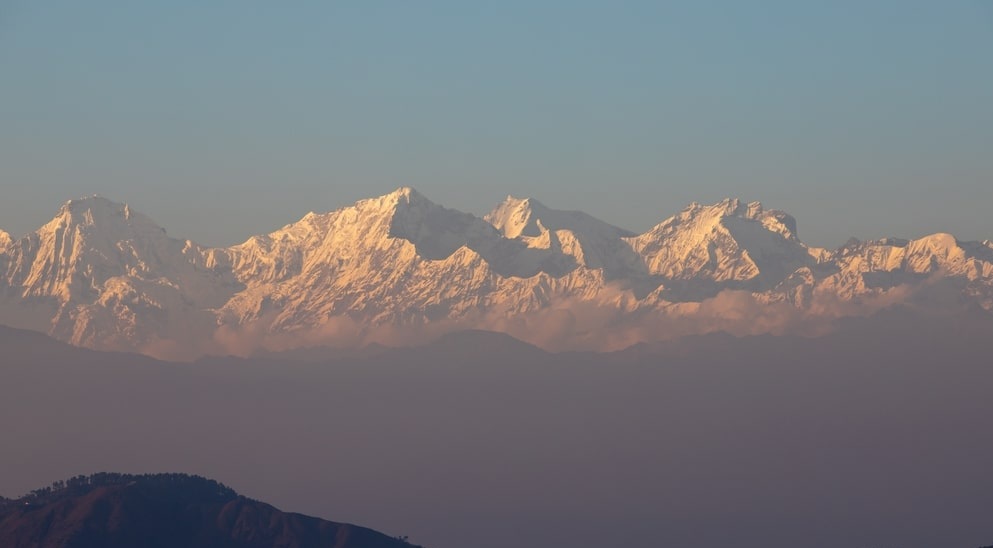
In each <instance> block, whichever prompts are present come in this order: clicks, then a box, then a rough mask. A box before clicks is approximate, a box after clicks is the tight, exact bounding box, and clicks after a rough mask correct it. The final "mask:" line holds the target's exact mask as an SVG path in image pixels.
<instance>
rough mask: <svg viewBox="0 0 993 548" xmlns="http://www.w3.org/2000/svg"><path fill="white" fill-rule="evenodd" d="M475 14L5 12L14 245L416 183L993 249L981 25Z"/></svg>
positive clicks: (401, 5)
mask: <svg viewBox="0 0 993 548" xmlns="http://www.w3.org/2000/svg"><path fill="white" fill-rule="evenodd" d="M208 4H209V5H208ZM476 4H477V3H467V2H417V3H415V2H393V3H391V2H373V1H370V2H351V3H345V2H313V3H309V2H297V3H292V4H284V3H272V2H250V1H231V2H209V3H207V2H194V1H181V0H176V1H172V2H127V1H120V2H110V1H99V0H95V1H92V2H72V1H51V2H28V1H24V0H13V1H11V0H7V1H5V2H3V3H2V4H0V186H2V194H0V228H3V229H5V230H7V231H9V232H12V233H14V234H15V235H18V234H22V233H24V232H27V231H29V230H33V229H34V228H36V227H37V226H39V225H40V224H41V223H43V222H44V221H46V220H48V219H49V218H51V216H52V215H53V214H54V212H55V210H56V209H57V208H58V206H59V205H60V204H61V203H62V202H64V201H65V200H67V199H70V198H74V197H77V196H81V195H86V194H93V193H99V194H102V195H105V196H108V197H110V198H112V199H115V200H118V201H127V202H129V203H130V204H132V205H133V206H134V207H135V208H136V209H138V210H141V211H143V212H145V213H147V214H148V215H150V216H151V217H152V218H153V219H155V220H156V221H158V222H159V223H160V224H161V225H163V226H164V227H165V228H167V229H168V231H169V232H170V233H171V234H173V235H175V236H179V237H189V238H193V239H195V240H197V241H200V242H201V243H204V244H208V245H220V244H231V243H235V242H238V241H241V240H244V239H245V238H247V237H248V236H249V235H251V234H254V233H260V232H267V231H269V230H272V229H274V228H277V227H279V226H281V225H283V224H286V223H288V222H291V221H294V220H296V219H297V218H299V217H301V216H303V215H304V214H305V213H306V212H307V211H310V210H315V211H326V210H331V209H335V208H337V207H340V206H342V205H347V204H349V203H351V202H354V201H355V200H357V199H360V198H363V197H368V196H374V195H378V194H383V193H385V192H389V191H390V190H392V189H394V188H396V187H398V186H401V185H410V186H413V187H415V188H417V189H419V190H420V191H421V192H423V193H424V194H426V195H427V196H428V197H430V198H432V199H434V200H435V201H437V202H439V203H442V204H444V205H447V206H449V207H455V208H458V209H462V210H466V211H471V212H474V213H477V214H482V213H485V212H486V211H488V210H489V209H490V208H491V207H492V206H493V205H495V204H496V203H497V202H498V201H499V200H501V199H502V198H503V197H505V196H506V195H507V194H514V195H518V196H533V197H535V198H538V199H539V200H541V201H543V202H545V203H546V204H547V205H549V206H552V207H558V208H565V209H581V210H584V211H587V212H589V213H591V214H593V215H595V216H598V217H600V218H602V219H604V220H607V221H610V222H613V223H616V224H620V225H622V226H624V227H627V228H630V229H633V230H638V231H640V230H645V229H648V228H649V227H650V226H652V225H653V224H655V223H656V222H658V221H661V220H662V219H663V218H665V217H667V216H669V215H671V214H672V213H674V212H676V211H678V210H679V209H681V208H682V207H683V206H685V205H686V204H687V203H688V202H690V201H694V200H695V201H700V202H709V201H717V200H719V199H720V198H722V197H725V196H737V197H740V198H742V199H744V200H746V201H750V200H761V201H763V202H764V203H766V205H767V206H770V207H776V208H780V209H785V210H787V211H789V212H790V213H792V214H794V215H795V216H796V217H797V218H798V220H799V225H800V226H799V228H800V236H801V238H803V239H804V240H805V241H807V242H809V243H812V244H815V245H827V246H835V245H839V244H840V243H842V242H843V241H844V240H845V239H847V238H848V237H849V236H852V235H856V236H859V237H862V238H874V237H883V236H889V235H898V236H906V237H915V236H920V235H923V234H926V233H931V232H937V231H949V232H952V233H954V234H956V235H958V236H959V237H960V238H964V239H985V238H993V215H991V214H990V213H991V209H993V2H989V1H986V2H968V1H967V2H930V3H918V2H763V3H747V4H748V5H746V3H744V2H726V3H711V2H693V3H686V4H669V3H662V2H602V3H589V2H543V3H541V2H501V3H488V4H492V5H488V6H480V5H476Z"/></svg>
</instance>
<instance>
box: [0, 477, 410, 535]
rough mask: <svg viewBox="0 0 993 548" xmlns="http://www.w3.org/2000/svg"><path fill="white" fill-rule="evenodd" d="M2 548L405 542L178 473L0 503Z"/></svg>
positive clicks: (85, 483)
mask: <svg viewBox="0 0 993 548" xmlns="http://www.w3.org/2000/svg"><path fill="white" fill-rule="evenodd" d="M0 546H4V547H6V548H28V547H31V548H89V547H98V546H99V547H102V548H144V547H148V548H151V547H155V548H173V547H175V548H181V547H182V548H270V547H272V546H280V547H286V548H311V547H313V548H411V546H412V545H411V544H409V543H408V542H406V540H404V539H400V538H394V537H390V536H387V535H384V534H381V533H378V532H376V531H373V530H371V529H366V528H364V527H358V526H355V525H348V524H341V523H335V522H331V521H325V520H322V519H318V518H313V517H308V516H304V515H301V514H292V513H285V512H281V511H279V510H278V509H276V508H274V507H272V506H270V505H268V504H265V503H262V502H258V501H255V500H251V499H249V498H246V497H243V496H240V495H238V494H237V493H236V492H235V491H234V490H233V489H231V488H229V487H227V486H225V485H223V484H221V483H218V482H216V481H213V480H209V479H206V478H201V477H198V476H189V475H184V474H154V475H127V474H112V473H102V474H95V475H92V476H77V477H74V478H71V479H68V480H65V481H58V482H55V483H54V484H52V486H50V487H46V488H42V489H37V490H35V491H32V492H31V493H30V494H28V495H26V496H24V497H21V498H19V499H0Z"/></svg>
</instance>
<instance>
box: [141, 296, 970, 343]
mask: <svg viewBox="0 0 993 548" xmlns="http://www.w3.org/2000/svg"><path fill="white" fill-rule="evenodd" d="M945 285H946V284H944V283H943V282H941V281H940V280H938V281H935V282H929V283H925V284H916V285H913V286H911V285H905V286H897V287H894V288H892V289H889V290H887V291H885V292H879V293H874V294H868V295H863V296H859V297H858V298H856V299H852V300H845V299H841V298H839V297H837V296H835V295H830V294H817V293H815V294H814V295H812V296H811V297H810V298H809V299H808V301H807V302H806V303H805V306H804V307H803V308H799V307H797V306H794V305H793V304H791V303H788V302H767V301H766V300H763V299H762V298H761V296H758V295H755V294H752V293H750V292H747V291H737V290H725V291H722V292H720V293H718V294H717V295H715V296H714V297H712V298H709V299H706V300H703V301H701V302H692V303H666V304H662V305H659V306H657V307H653V308H647V307H645V308H636V309H634V310H625V309H621V308H619V307H618V306H617V305H616V303H617V302H620V301H619V300H618V299H617V297H620V296H622V295H621V292H620V291H619V290H616V291H613V292H611V291H608V292H605V293H604V294H603V295H601V297H602V298H601V300H599V301H579V300H563V301H559V302H556V303H555V304H554V305H552V306H549V307H547V308H544V309H541V310H537V311H533V312H529V313H523V314H506V313H498V312H477V313H471V314H467V315H465V316H463V317H461V318H457V319H444V320H439V321H433V322H425V323H413V324H402V325H397V324H389V325H366V324H363V323H362V322H361V321H359V320H356V319H353V318H351V317H348V316H337V317H331V318H328V319H327V321H325V322H324V323H322V324H321V325H318V326H316V327H313V328H307V329H294V330H278V329H274V328H273V327H272V326H273V325H275V322H276V320H277V319H276V317H275V315H273V316H271V317H264V318H262V319H260V320H258V321H255V322H252V323H249V324H244V325H224V326H221V327H219V328H217V330H216V331H215V332H214V333H213V334H211V336H209V337H208V338H206V339H205V340H204V341H202V342H200V343H197V344H192V345H186V346H183V347H182V348H177V346H176V345H160V346H159V347H157V348H149V349H147V350H148V351H147V353H149V354H152V355H156V356H157V357H160V358H169V359H193V358H195V357H197V356H202V355H208V354H209V355H235V356H243V357H247V356H251V355H253V354H257V353H260V352H282V351H288V350H293V349H299V348H313V347H322V346H326V347H333V348H342V349H357V348H361V347H364V346H367V345H370V344H379V345H384V346H392V347H403V346H414V345H420V344H424V343H426V342H430V341H432V340H435V339H437V338H439V337H441V336H443V335H445V334H448V333H453V332H457V331H464V330H469V329H478V330H486V331H495V332H501V333H506V334H508V335H511V336H513V337H515V338H517V339H520V340H523V341H526V342H528V343H531V344H534V345H536V346H539V347H541V348H544V349H546V350H549V351H556V352H557V351H570V350H577V351H613V350H620V349H623V348H626V347H629V346H631V345H634V344H637V343H646V342H647V343H651V342H659V341H665V340H671V339H675V338H679V337H683V336H688V335H700V334H706V333H712V332H718V331H723V332H727V333H730V334H732V335H736V336H747V335H760V334H772V335H801V336H820V335H824V334H827V333H829V332H831V331H832V330H833V329H835V328H836V326H837V324H838V321H839V320H840V319H842V318H849V317H865V316H871V315H873V314H876V313H878V312H880V311H882V310H884V309H887V308H890V307H892V306H894V305H909V306H915V304H916V305H917V306H919V307H920V308H922V309H926V310H928V311H934V312H939V313H950V312H955V311H957V310H960V309H962V306H963V305H962V304H961V299H959V298H957V296H958V295H961V292H960V290H954V291H953V290H951V288H948V287H945ZM177 349H178V350H179V351H178V352H177Z"/></svg>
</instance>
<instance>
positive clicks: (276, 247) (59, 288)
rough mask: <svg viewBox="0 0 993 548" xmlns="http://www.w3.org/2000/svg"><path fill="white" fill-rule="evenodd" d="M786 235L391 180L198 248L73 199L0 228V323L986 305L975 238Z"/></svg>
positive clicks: (587, 324)
mask: <svg viewBox="0 0 993 548" xmlns="http://www.w3.org/2000/svg"><path fill="white" fill-rule="evenodd" d="M797 234H798V233H797V224H796V220H795V219H794V218H793V217H792V216H790V215H788V214H787V213H785V212H782V211H778V210H774V209H766V208H764V207H763V206H762V204H760V203H758V202H751V203H746V202H743V201H741V200H738V199H734V198H728V199H725V200H722V201H720V202H718V203H715V204H711V205H701V204H697V203H693V204H690V205H689V206H688V207H686V208H685V209H684V210H683V211H681V212H679V213H678V214H676V215H674V216H672V217H670V218H668V219H666V220H664V221H663V222H661V223H659V224H658V225H656V226H655V227H653V228H652V229H650V230H648V231H647V232H645V233H643V234H634V233H632V232H629V231H627V230H624V229H622V228H619V227H616V226H613V225H610V224H608V223H605V222H603V221H600V220H598V219H596V218H594V217H592V216H590V215H588V214H586V213H582V212H578V211H564V210H556V209H553V208H551V207H548V206H546V205H544V204H542V203H540V202H538V201H537V200H534V199H533V198H515V197H513V196H508V197H507V199H506V200H504V201H503V202H502V203H500V204H499V205H497V206H496V208H494V210H493V211H492V212H491V213H489V214H488V215H486V216H485V217H484V218H479V217H476V216H474V215H472V214H469V213H464V212H461V211H457V210H454V209H449V208H446V207H443V206H441V205H438V204H436V203H434V202H432V201H431V200H429V199H428V198H427V197H425V196H424V195H422V194H420V193H419V192H417V191H416V190H414V189H412V188H410V187H401V188H399V189H397V190H395V191H394V192H391V193H389V194H386V195H383V196H380V197H377V198H370V199H366V200H360V201H359V202H356V203H355V204H354V205H351V206H348V207H344V208H341V209H338V210H335V211H331V212H327V213H308V214H307V215H305V216H304V217H303V218H301V219H300V220H299V221H297V222H294V223H291V224H288V225H286V226H284V227H283V228H281V229H279V230H276V231H274V232H272V233H269V234H261V235H256V236H253V237H251V238H249V239H248V240H246V241H245V242H244V243H242V244H239V245H235V246H232V247H229V248H205V247H202V246H199V245H197V244H196V243H194V242H192V241H184V240H177V239H173V238H170V237H169V236H168V235H167V234H166V232H165V230H163V229H162V228H160V227H159V226H158V225H156V224H155V223H154V222H153V221H151V220H150V219H149V218H148V217H146V216H144V215H142V214H141V213H139V212H137V211H134V210H133V209H132V208H131V207H130V206H128V205H126V204H119V203H115V202H112V201H110V200H107V199H105V198H99V197H89V198H84V199H80V200H73V201H70V202H68V203H66V204H65V205H64V206H63V207H62V208H61V209H60V210H59V212H58V213H57V214H56V216H55V218H54V219H52V221H50V222H49V223H47V224H45V225H44V226H43V227H41V228H40V229H38V230H37V231H35V232H33V233H31V234H28V235H27V236H25V237H23V238H21V239H18V240H13V239H11V238H10V237H9V235H7V234H6V233H0V323H5V324H8V325H11V326H14V327H21V328H27V329H34V330H37V331H43V332H46V333H49V334H51V335H53V336H55V337H56V338H59V339H61V340H64V341H67V342H71V343H73V344H77V345H83V346H89V347H94V348H100V349H113V350H130V351H139V352H145V353H149V354H153V355H157V356H162V357H171V358H186V359H189V358H194V357H197V356H199V355H203V354H209V353H230V352H234V353H245V352H250V351H252V349H254V348H262V347H265V348H267V349H269V350H279V349H288V348H295V347H299V346H323V345H349V346H354V345H360V344H366V343H370V342H379V343H384V344H394V345H395V344H409V343H415V342H418V341H420V340H423V338H424V337H432V336H438V335H440V334H442V333H444V332H447V331H451V330H453V329H485V330H494V331H502V332H506V333H509V334H512V335H514V336H516V337H519V338H523V339H525V340H528V341H529V342H532V343H535V344H539V345H540V346H544V347H546V348H572V347H573V346H575V345H578V346H580V347H583V348H593V349H599V348H608V347H609V348H613V347H617V346H623V345H625V344H632V343H633V342H638V341H641V340H652V339H657V338H664V337H672V336H676V335H679V334H682V333H686V332H699V331H709V330H714V329H724V330H731V331H735V329H738V328H740V329H745V330H746V331H745V332H762V330H769V331H772V332H776V330H777V329H784V328H785V327H784V326H786V325H787V324H786V323H784V322H787V318H790V319H789V322H791V323H794V324H795V323H797V322H796V320H798V319H803V318H809V317H835V316H837V315H845V314H861V313H867V312H871V311H872V310H875V309H878V307H881V306H888V305H891V304H895V303H897V302H904V301H907V300H908V299H911V300H912V299H920V298H922V297H920V296H921V295H922V292H924V293H929V294H934V295H938V294H940V295H943V296H944V297H942V298H943V299H944V300H945V301H949V300H950V301H953V304H954V305H955V306H971V307H977V308H980V309H985V310H991V309H993V244H991V243H990V242H988V241H987V242H961V241H959V240H957V239H956V238H955V237H954V236H952V235H948V234H933V235H930V236H926V237H924V238H920V239H918V240H898V239H886V240H878V241H868V242H859V241H853V242H850V243H849V244H847V245H845V246H843V247H842V248H840V249H837V250H833V251H832V250H824V249H818V248H811V247H808V246H807V245H805V244H804V243H803V242H802V241H801V240H800V239H799V237H798V235H797ZM938 286H940V287H941V288H942V289H941V290H940V291H938V290H937V289H936V288H937V287H938ZM722 295H723V296H724V297H722V299H723V300H720V301H714V299H717V298H718V297H720V296H722ZM950 295H955V296H956V297H955V298H954V299H948V296H950ZM928 302H932V301H928ZM717 303H720V306H717ZM728 305H730V306H732V308H733V309H732V310H727V309H725V308H722V307H726V306H728ZM783 307H786V308H783ZM756 315H757V316H763V315H765V316H768V317H767V318H766V319H765V320H763V321H753V317H755V316H756ZM684 319H685V320H686V321H682V320H684ZM673 322H675V323H673ZM729 322H731V323H729ZM735 322H737V323H735ZM621 326H623V329H622V328H621Z"/></svg>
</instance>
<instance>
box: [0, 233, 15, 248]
mask: <svg viewBox="0 0 993 548" xmlns="http://www.w3.org/2000/svg"><path fill="white" fill-rule="evenodd" d="M13 243H14V239H13V238H12V237H11V236H10V234H8V233H6V232H4V231H3V230H0V253H3V252H4V251H6V250H7V248H8V247H10V246H11V244H13Z"/></svg>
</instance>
